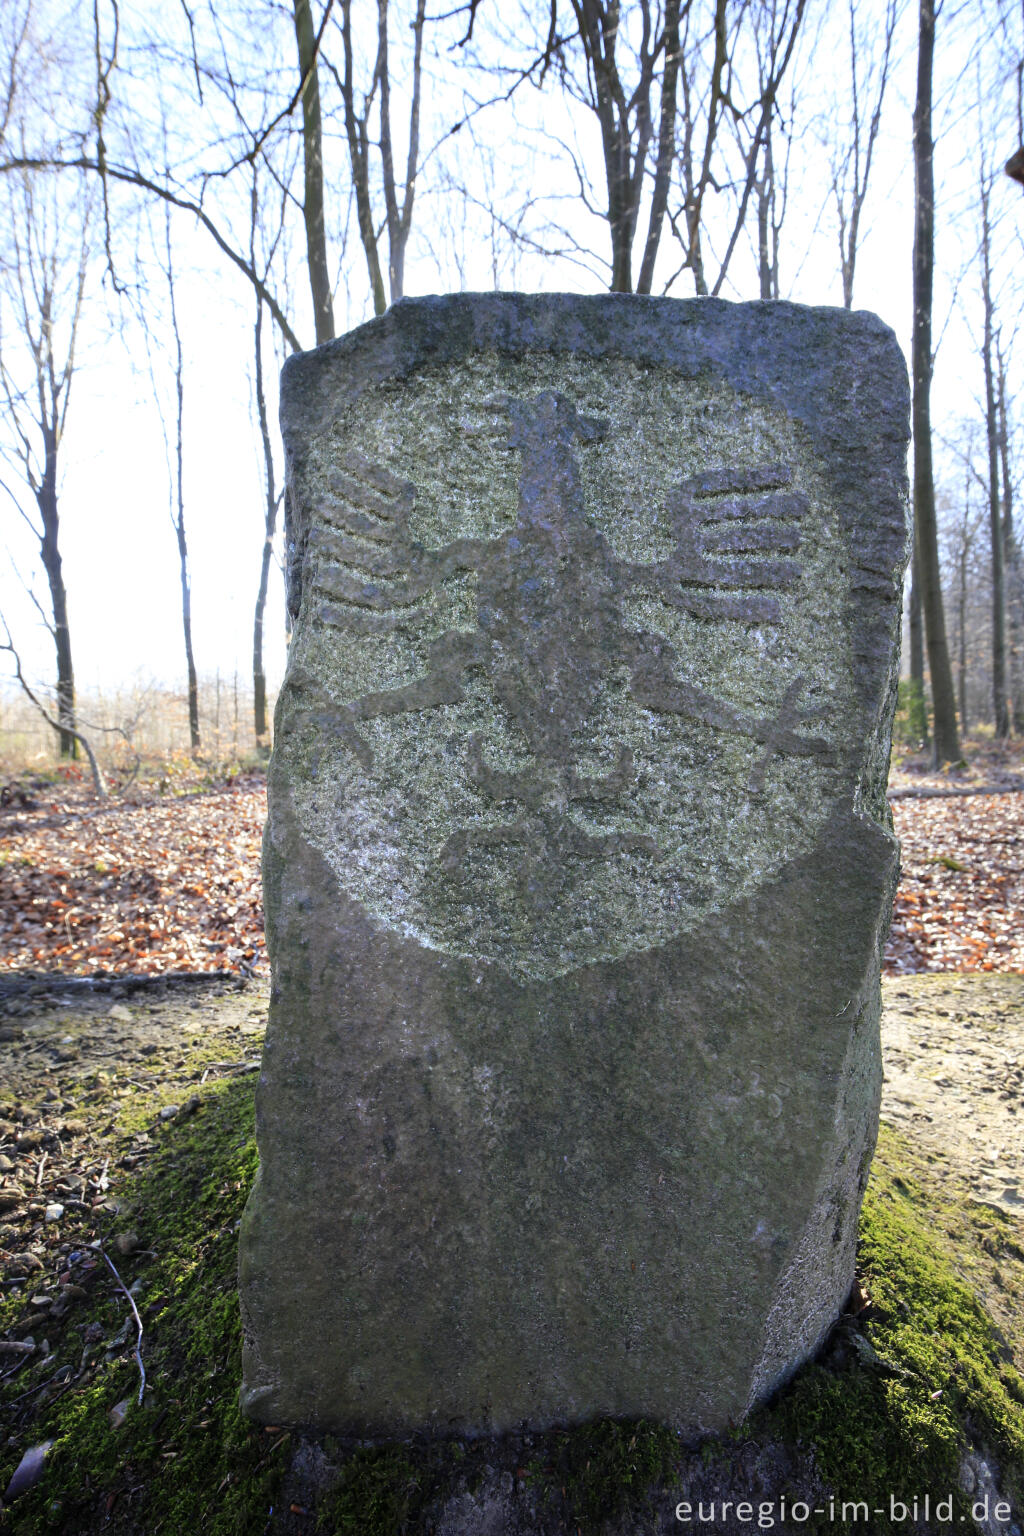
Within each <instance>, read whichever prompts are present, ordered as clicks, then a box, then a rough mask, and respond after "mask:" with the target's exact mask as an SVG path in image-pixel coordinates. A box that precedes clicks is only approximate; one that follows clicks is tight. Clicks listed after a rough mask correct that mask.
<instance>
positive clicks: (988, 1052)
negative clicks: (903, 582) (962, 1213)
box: [882, 974, 1024, 1219]
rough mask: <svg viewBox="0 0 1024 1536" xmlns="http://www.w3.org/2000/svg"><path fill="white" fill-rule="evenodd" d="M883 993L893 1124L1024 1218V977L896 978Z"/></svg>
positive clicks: (976, 1193) (885, 1108) (885, 1110)
mask: <svg viewBox="0 0 1024 1536" xmlns="http://www.w3.org/2000/svg"><path fill="white" fill-rule="evenodd" d="M882 994H883V998H884V1004H885V1006H884V1012H883V1017H882V1048H883V1054H884V1061H885V1085H884V1088H883V1092H882V1116H883V1118H884V1119H885V1120H888V1121H889V1122H890V1124H892V1125H895V1126H896V1127H897V1128H898V1129H899V1130H902V1131H903V1132H905V1133H906V1134H907V1135H908V1136H910V1138H911V1139H912V1140H913V1141H914V1142H915V1143H916V1144H917V1145H919V1146H920V1147H922V1148H923V1149H927V1150H929V1151H931V1152H934V1153H938V1154H940V1157H939V1160H938V1161H937V1162H936V1164H935V1165H934V1166H935V1169H936V1172H937V1173H938V1175H939V1176H940V1177H941V1175H942V1170H943V1168H947V1169H949V1170H951V1171H953V1170H955V1172H956V1174H957V1175H958V1176H959V1177H960V1178H961V1179H962V1180H963V1181H964V1182H965V1183H966V1184H967V1185H968V1187H969V1188H970V1190H971V1193H972V1195H973V1197H974V1198H975V1199H976V1200H978V1201H980V1202H983V1203H985V1204H987V1205H993V1206H996V1207H997V1208H998V1209H1000V1210H1002V1211H1004V1212H1005V1213H1006V1214H1007V1215H1008V1216H1014V1217H1017V1218H1018V1219H1024V976H994V975H989V976H978V975H965V976H958V975H955V974H931V975H923V976H904V977H893V978H891V979H887V980H885V981H883V983H882Z"/></svg>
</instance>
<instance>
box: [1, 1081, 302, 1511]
mask: <svg viewBox="0 0 1024 1536" xmlns="http://www.w3.org/2000/svg"><path fill="white" fill-rule="evenodd" d="M252 1087H253V1085H252V1083H251V1081H243V1082H240V1083H239V1082H235V1083H224V1084H220V1083H218V1084H211V1085H209V1086H208V1087H207V1088H206V1089H205V1090H204V1092H203V1095H202V1103H201V1107H200V1109H199V1110H198V1111H197V1113H196V1114H195V1115H194V1116H193V1117H191V1118H190V1119H188V1120H185V1121H182V1122H172V1124H171V1125H170V1126H169V1127H168V1128H167V1130H166V1131H165V1132H164V1133H163V1138H162V1142H161V1144H160V1146H159V1148H158V1150H157V1153H156V1154H155V1157H154V1160H153V1162H152V1163H151V1165H150V1167H149V1168H148V1169H147V1171H146V1172H145V1173H144V1174H142V1175H140V1176H139V1177H138V1178H136V1179H134V1180H129V1181H126V1183H125V1185H124V1187H123V1189H122V1190H121V1191H119V1194H123V1196H124V1198H125V1200H126V1201H130V1204H131V1208H132V1211H133V1216H132V1222H133V1225H137V1226H138V1228H139V1230H140V1232H141V1234H142V1236H143V1240H144V1242H145V1244H146V1250H145V1253H140V1254H139V1255H133V1256H130V1257H127V1258H120V1257H118V1256H117V1254H116V1252H115V1253H114V1258H115V1261H116V1263H117V1266H118V1269H119V1272H120V1274H121V1276H122V1278H123V1279H124V1281H125V1283H126V1284H128V1285H131V1284H132V1282H133V1281H134V1280H141V1281H142V1288H141V1291H140V1295H139V1305H140V1307H141V1309H142V1315H143V1319H144V1324H145V1353H144V1358H145V1362H146V1374H147V1380H148V1385H149V1389H150V1390H149V1391H148V1392H147V1394H146V1400H145V1406H144V1407H142V1408H140V1407H138V1405H137V1390H138V1381H139V1377H138V1370H137V1368H136V1366H135V1364H134V1361H133V1360H132V1358H131V1356H130V1354H129V1355H128V1356H127V1357H126V1358H118V1359H114V1360H113V1361H111V1362H110V1363H109V1364H106V1363H102V1364H99V1365H98V1366H97V1367H96V1369H95V1370H94V1372H93V1374H92V1375H91V1378H90V1379H88V1380H86V1381H83V1382H81V1383H79V1384H76V1385H75V1387H74V1389H73V1390H71V1391H69V1392H67V1393H66V1394H65V1395H64V1396H62V1397H59V1398H55V1399H54V1400H53V1401H52V1402H51V1403H49V1404H44V1405H43V1406H42V1407H41V1409H40V1411H39V1413H38V1415H37V1417H36V1418H35V1420H34V1422H33V1424H32V1428H31V1438H30V1439H29V1440H27V1441H26V1442H24V1443H26V1444H29V1443H37V1442H38V1441H41V1440H45V1439H49V1438H53V1439H54V1441H55V1444H54V1448H53V1450H52V1452H51V1454H50V1457H49V1459H48V1462H47V1466H46V1472H45V1475H44V1477H43V1479H42V1480H41V1483H40V1485H39V1486H38V1487H37V1488H36V1489H34V1490H33V1491H32V1492H31V1493H29V1494H26V1495H25V1496H24V1497H23V1498H21V1499H19V1501H18V1502H17V1504H16V1505H15V1506H14V1508H13V1509H12V1510H11V1511H10V1512H9V1513H8V1514H6V1515H5V1516H4V1517H2V1518H3V1520H4V1523H5V1525H6V1527H7V1528H9V1529H11V1530H13V1531H16V1532H17V1533H18V1536H34V1533H36V1532H44V1531H60V1532H68V1533H70V1532H79V1531H89V1530H94V1529H97V1528H98V1527H99V1524H100V1523H101V1522H102V1524H103V1528H104V1530H109V1531H111V1532H112V1533H122V1532H123V1533H128V1532H132V1533H135V1532H138V1531H140V1530H145V1531H146V1533H147V1536H158V1533H160V1532H164V1533H167V1536H179V1533H181V1532H184V1531H188V1532H190V1533H191V1532H200V1531H201V1532H210V1533H217V1536H235V1533H248V1532H252V1533H254V1536H256V1533H262V1532H263V1531H264V1529H265V1526H266V1522H267V1518H268V1514H269V1511H270V1508H271V1506H272V1504H273V1503H274V1499H275V1492H276V1487H277V1484H278V1481H279V1479H280V1475H281V1468H282V1464H283V1454H282V1450H283V1442H284V1441H285V1440H286V1438H287V1437H286V1436H283V1435H281V1434H280V1433H278V1434H275V1435H271V1434H269V1433H266V1432H262V1431H260V1430H257V1429H256V1428H255V1427H254V1426H252V1425H251V1424H249V1423H248V1422H247V1421H246V1420H244V1419H243V1418H242V1416H241V1414H240V1413H239V1410H238V1406H237V1395H238V1388H239V1384H240V1379H241V1365H240V1347H241V1338H240V1331H241V1330H240V1323H239V1314H238V1301H237V1293H236V1278H235V1265H236V1254H237V1244H236V1235H235V1234H236V1229H237V1223H238V1219H239V1217H240V1215H241V1209H242V1205H243V1204H244V1201H245V1197H246V1195H247V1193H248V1190H249V1188H250V1185H251V1183H252V1179H253V1177H254V1174H255V1167H256V1152H255V1144H254V1141H253V1136H252V1120H253V1105H252ZM118 1225H119V1226H123V1225H124V1222H123V1221H119V1223H118ZM148 1253H152V1254H154V1255H155V1257H153V1258H147V1257H146V1254H148ZM93 1290H94V1292H97V1293H98V1292H100V1291H103V1292H104V1293H105V1294H104V1295H103V1296H102V1297H101V1296H100V1295H99V1294H94V1295H92V1296H91V1297H90V1302H89V1320H90V1321H100V1322H101V1323H102V1324H103V1326H104V1329H105V1330H106V1331H108V1332H109V1333H110V1334H113V1333H115V1331H116V1330H117V1328H118V1327H119V1326H120V1324H121V1322H122V1321H123V1319H124V1316H125V1308H124V1305H123V1299H122V1300H119V1299H118V1295H117V1293H116V1289H115V1288H114V1287H113V1285H112V1284H111V1285H109V1286H107V1285H105V1284H101V1283H100V1282H99V1281H97V1283H96V1285H95V1286H94V1288H93ZM79 1320H80V1321H81V1318H80V1319H79ZM131 1332H132V1333H133V1332H134V1330H131ZM66 1335H67V1337H66V1339H65V1341H64V1342H63V1346H62V1347H60V1346H59V1347H58V1349H57V1350H55V1355H54V1358H55V1360H59V1359H61V1358H66V1360H67V1363H69V1364H73V1365H75V1366H76V1367H77V1365H78V1355H79V1354H80V1352H81V1340H80V1339H79V1338H77V1336H76V1334H75V1332H74V1331H73V1330H72V1329H70V1328H67V1329H66ZM129 1347H130V1346H129ZM21 1390H24V1384H21ZM11 1395H12V1396H13V1393H12V1394H11ZM43 1395H44V1396H45V1394H43ZM125 1399H127V1400H128V1402H129V1405H130V1406H129V1408H128V1413H127V1417H126V1418H125V1421H124V1423H123V1424H122V1425H121V1426H120V1427H119V1428H114V1427H112V1425H111V1423H110V1419H109V1412H110V1409H111V1408H112V1407H113V1406H114V1405H115V1404H116V1403H119V1402H122V1401H123V1400H125ZM19 1455H20V1450H19ZM16 1460H17V1457H15V1461H16ZM11 1471H13V1464H12V1465H7V1464H6V1461H5V1462H3V1463H2V1464H0V1478H2V1479H3V1480H4V1481H6V1476H8V1475H9V1474H10V1472H11Z"/></svg>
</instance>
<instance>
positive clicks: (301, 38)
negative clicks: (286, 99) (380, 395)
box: [293, 0, 334, 346]
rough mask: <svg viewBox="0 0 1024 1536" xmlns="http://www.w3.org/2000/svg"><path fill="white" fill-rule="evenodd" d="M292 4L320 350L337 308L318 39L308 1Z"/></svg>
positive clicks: (306, 214)
mask: <svg viewBox="0 0 1024 1536" xmlns="http://www.w3.org/2000/svg"><path fill="white" fill-rule="evenodd" d="M293 4H294V13H295V40H296V42H297V43H298V48H299V78H300V80H301V81H302V155H303V164H304V167H305V185H304V190H303V198H302V216H303V219H304V221H305V225H306V259H307V263H308V266H309V288H310V293H311V294H312V297H313V320H314V324H315V327H316V342H317V346H319V345H320V343H321V342H324V341H330V340H331V339H332V337H333V336H334V304H333V300H332V297H331V279H330V275H329V273H328V269H327V234H326V228H325V223H324V161H323V136H322V131H321V123H320V78H319V74H318V71H317V36H316V32H315V30H314V27H313V15H312V12H311V11H310V8H309V0H293Z"/></svg>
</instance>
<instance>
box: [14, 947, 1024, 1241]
mask: <svg viewBox="0 0 1024 1536" xmlns="http://www.w3.org/2000/svg"><path fill="white" fill-rule="evenodd" d="M883 995H884V1003H885V1006H884V1012H883V1025H882V1036H883V1051H884V1061H885V1084H884V1090H883V1100H882V1114H883V1118H884V1119H886V1120H887V1121H889V1122H890V1123H891V1124H893V1125H894V1126H896V1128H897V1129H899V1130H902V1131H903V1132H905V1133H907V1134H909V1136H910V1137H911V1139H912V1141H913V1142H914V1144H915V1145H916V1146H918V1147H920V1148H921V1149H922V1150H924V1151H927V1152H929V1153H932V1154H934V1157H935V1161H934V1167H935V1172H936V1175H937V1176H938V1177H940V1178H941V1177H942V1176H943V1174H944V1172H946V1171H948V1172H949V1173H951V1174H954V1175H955V1176H956V1177H957V1179H958V1180H960V1181H961V1182H962V1183H965V1184H966V1185H967V1186H968V1187H969V1189H970V1191H971V1195H972V1197H973V1198H974V1199H975V1200H977V1201H979V1202H984V1203H986V1204H989V1205H992V1206H995V1207H998V1208H999V1209H1000V1210H1002V1211H1004V1212H1005V1213H1006V1214H1007V1215H1009V1216H1012V1217H1014V1218H1017V1219H1020V1220H1024V976H1015V975H956V974H948V973H940V974H927V975H919V976H907V977H894V978H891V979H887V980H886V981H885V982H884V983H883ZM267 1000H268V987H267V984H266V983H265V982H261V981H248V982H244V983H243V982H231V981H224V982H213V983H211V982H208V981H207V982H203V981H200V980H198V979H197V980H192V981H190V980H179V981H177V982H175V981H161V982H154V981H150V982H148V983H147V984H141V983H133V982H131V981H127V980H125V981H116V982H114V983H104V984H99V985H96V986H90V985H89V984H88V983H84V982H79V983H77V984H75V983H70V984H69V983H58V984H54V983H48V982H46V981H39V982H36V983H34V984H32V985H31V986H29V987H28V988H26V987H25V986H24V985H23V984H20V983H16V984H11V983H3V982H0V1184H7V1185H13V1184H14V1183H15V1182H16V1183H17V1184H18V1185H19V1186H20V1187H21V1188H22V1189H25V1188H26V1187H27V1188H28V1189H29V1190H30V1192H31V1193H30V1197H29V1199H28V1201H27V1203H25V1204H21V1203H19V1204H18V1205H15V1206H14V1207H13V1208H12V1209H8V1210H6V1211H2V1212H0V1268H2V1266H3V1258H4V1251H5V1250H6V1251H7V1252H8V1253H9V1252H10V1251H11V1250H12V1249H20V1248H24V1247H25V1246H27V1245H29V1244H31V1243H32V1242H33V1241H35V1242H40V1241H45V1242H46V1243H47V1244H50V1243H52V1242H53V1241H54V1240H55V1239H56V1238H57V1237H58V1232H59V1221H54V1220H52V1219H51V1221H50V1222H46V1221H45V1220H43V1219H42V1217H43V1215H44V1212H45V1207H46V1206H47V1205H48V1204H50V1205H52V1204H54V1203H58V1204H59V1203H64V1204H66V1203H67V1202H68V1200H69V1199H71V1200H74V1199H75V1198H78V1199H79V1200H80V1201H83V1202H84V1203H86V1204H88V1203H89V1202H90V1200H95V1201H97V1202H98V1201H99V1198H100V1197H101V1196H102V1195H104V1194H105V1193H106V1190H107V1188H108V1187H109V1182H110V1178H112V1177H114V1174H113V1172H111V1173H110V1175H109V1176H108V1178H107V1182H106V1183H104V1184H97V1187H95V1188H93V1187H92V1185H93V1183H94V1182H95V1181H96V1180H97V1179H98V1173H97V1170H96V1169H93V1168H92V1163H93V1162H95V1163H96V1164H97V1169H98V1168H99V1167H100V1166H101V1165H102V1158H101V1152H102V1150H103V1147H102V1142H103V1132H104V1129H105V1128H104V1127H103V1126H101V1125H99V1124H94V1123H91V1120H90V1103H91V1102H95V1103H96V1104H97V1105H98V1104H99V1103H100V1102H101V1101H102V1103H103V1104H104V1106H105V1107H104V1110H103V1114H104V1116H106V1115H107V1114H108V1113H109V1104H110V1096H111V1095H113V1096H114V1097H115V1098H125V1099H127V1098H129V1097H130V1096H131V1094H132V1091H133V1088H139V1087H145V1088H146V1089H147V1090H153V1089H156V1090H158V1091H160V1092H162V1094H163V1096H164V1097H165V1098H169V1099H172V1100H173V1099H178V1100H181V1101H182V1102H185V1101H186V1100H187V1099H188V1097H189V1094H190V1093H192V1092H194V1090H195V1088H196V1087H197V1086H199V1085H200V1084H201V1083H203V1082H205V1081H208V1080H209V1078H210V1077H211V1076H221V1075H226V1074H233V1073H238V1072H251V1071H255V1070H256V1069H257V1067H258V1062H259V1051H260V1047H261V1043H262V1037H263V1031H264V1027H265V1021H266V1010H267ZM145 1155H146V1146H145V1142H144V1141H143V1142H142V1144H141V1145H140V1146H139V1147H138V1148H137V1149H133V1151H132V1152H130V1153H129V1154H128V1158H129V1161H128V1163H127V1166H129V1167H130V1166H132V1163H131V1158H133V1157H137V1158H138V1159H139V1160H142V1159H144V1157H145ZM79 1208H80V1207H79Z"/></svg>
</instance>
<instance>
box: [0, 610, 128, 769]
mask: <svg viewBox="0 0 1024 1536" xmlns="http://www.w3.org/2000/svg"><path fill="white" fill-rule="evenodd" d="M0 624H3V627H4V634H5V636H6V640H5V641H3V642H0V651H8V652H10V654H11V656H13V658H14V675H15V677H16V678H17V679H18V682H19V683H20V684H21V688H22V691H23V692H24V694H25V695H26V697H27V698H29V699H30V700H31V701H32V703H33V704H34V705H35V707H36V709H38V711H39V713H40V714H41V715H42V717H43V719H44V720H45V721H46V723H47V725H49V726H52V728H53V729H54V730H55V731H60V730H61V723H60V721H59V720H55V719H54V717H53V716H52V715H51V714H50V712H49V710H48V709H47V708H46V705H45V704H43V703H42V701H41V700H40V699H38V698H37V697H36V695H35V694H34V693H33V691H32V689H31V688H30V687H29V685H28V683H27V682H26V680H25V674H24V672H23V670H22V666H21V657H20V656H19V655H18V652H17V650H16V649H15V645H14V641H13V640H12V639H11V632H10V630H9V629H8V628H7V621H6V619H4V618H3V617H2V616H0ZM69 734H70V735H71V736H73V737H74V739H75V741H80V742H81V743H82V746H83V748H84V749H85V755H86V757H87V758H88V760H89V771H90V773H91V774H92V781H93V785H94V786H95V789H96V793H97V795H98V796H99V797H100V799H106V797H107V793H108V791H107V781H106V779H105V778H104V776H103V769H102V768H101V767H100V765H99V762H98V761H97V758H96V753H95V752H94V751H93V749H92V744H91V743H90V741H89V739H88V737H86V736H83V735H82V733H81V731H80V730H79V729H78V727H77V725H76V726H72V727H70V728H69ZM133 777H134V775H133Z"/></svg>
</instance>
